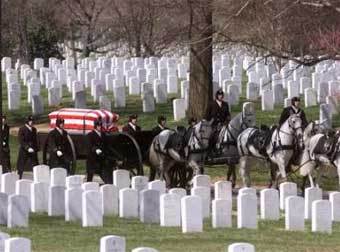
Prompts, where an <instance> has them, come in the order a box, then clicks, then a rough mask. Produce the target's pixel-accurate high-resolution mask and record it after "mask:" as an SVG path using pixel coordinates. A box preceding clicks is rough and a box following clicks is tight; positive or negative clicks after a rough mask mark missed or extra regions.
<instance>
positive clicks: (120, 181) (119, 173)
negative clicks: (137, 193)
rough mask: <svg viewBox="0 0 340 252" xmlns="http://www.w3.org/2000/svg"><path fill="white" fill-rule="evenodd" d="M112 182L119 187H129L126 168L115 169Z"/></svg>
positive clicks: (129, 182) (129, 181) (128, 175)
mask: <svg viewBox="0 0 340 252" xmlns="http://www.w3.org/2000/svg"><path fill="white" fill-rule="evenodd" d="M113 184H114V185H115V186H116V187H118V188H119V189H123V188H128V187H130V184H131V180H130V173H129V171H128V170H122V169H120V170H115V171H114V172H113Z"/></svg>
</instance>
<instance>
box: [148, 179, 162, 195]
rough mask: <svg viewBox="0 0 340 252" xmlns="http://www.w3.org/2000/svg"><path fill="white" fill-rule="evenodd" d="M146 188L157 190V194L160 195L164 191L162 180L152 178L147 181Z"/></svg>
mask: <svg viewBox="0 0 340 252" xmlns="http://www.w3.org/2000/svg"><path fill="white" fill-rule="evenodd" d="M148 189H154V190H157V191H159V195H162V194H163V193H165V191H166V186H165V181H164V180H154V181H151V182H149V183H148Z"/></svg>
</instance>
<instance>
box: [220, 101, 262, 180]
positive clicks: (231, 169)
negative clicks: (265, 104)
mask: <svg viewBox="0 0 340 252" xmlns="http://www.w3.org/2000/svg"><path fill="white" fill-rule="evenodd" d="M255 125H256V117H255V108H254V105H253V103H250V102H247V103H244V105H243V111H242V112H241V113H238V114H237V115H236V116H235V117H234V118H233V119H232V120H231V121H230V122H229V124H228V125H227V126H224V127H223V128H222V129H221V131H220V133H219V137H218V141H217V144H216V149H217V150H218V155H217V158H216V159H219V158H221V159H222V160H226V161H225V162H226V165H227V166H228V172H227V180H228V181H231V182H232V184H233V186H235V183H236V164H238V163H239V159H240V156H239V153H238V149H237V138H238V136H239V135H240V134H241V132H242V131H244V130H245V129H247V128H251V127H255ZM214 158H215V157H214Z"/></svg>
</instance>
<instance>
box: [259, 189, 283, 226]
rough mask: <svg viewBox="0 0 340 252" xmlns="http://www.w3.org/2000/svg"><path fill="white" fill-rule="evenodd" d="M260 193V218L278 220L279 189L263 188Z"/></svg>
mask: <svg viewBox="0 0 340 252" xmlns="http://www.w3.org/2000/svg"><path fill="white" fill-rule="evenodd" d="M260 195H261V219H264V220H278V219H279V218H280V199H279V191H278V190H275V189H263V190H261V192H260Z"/></svg>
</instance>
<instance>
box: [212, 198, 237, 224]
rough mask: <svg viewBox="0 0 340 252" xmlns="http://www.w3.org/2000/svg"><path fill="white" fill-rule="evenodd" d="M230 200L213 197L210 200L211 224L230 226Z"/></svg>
mask: <svg viewBox="0 0 340 252" xmlns="http://www.w3.org/2000/svg"><path fill="white" fill-rule="evenodd" d="M231 217H232V200H231V199H215V200H213V202H212V226H213V228H224V227H231V226H232V218H231Z"/></svg>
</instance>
